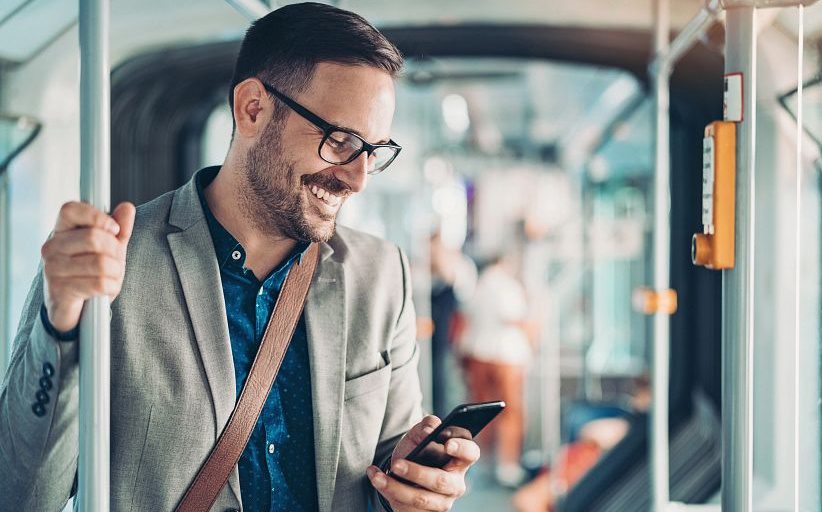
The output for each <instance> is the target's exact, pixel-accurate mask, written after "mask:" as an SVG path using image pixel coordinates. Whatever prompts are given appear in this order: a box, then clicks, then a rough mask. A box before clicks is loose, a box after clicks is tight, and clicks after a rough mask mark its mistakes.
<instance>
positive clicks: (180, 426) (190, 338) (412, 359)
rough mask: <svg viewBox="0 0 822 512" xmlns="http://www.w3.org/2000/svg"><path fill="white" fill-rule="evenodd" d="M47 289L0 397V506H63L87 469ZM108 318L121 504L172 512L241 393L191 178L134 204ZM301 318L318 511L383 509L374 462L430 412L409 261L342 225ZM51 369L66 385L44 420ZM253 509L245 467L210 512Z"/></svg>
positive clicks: (35, 293)
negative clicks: (368, 471) (36, 406)
mask: <svg viewBox="0 0 822 512" xmlns="http://www.w3.org/2000/svg"><path fill="white" fill-rule="evenodd" d="M42 280H43V277H42V272H39V273H38V275H37V277H36V278H35V280H34V283H33V285H32V287H31V291H30V292H29V296H28V299H27V301H26V305H25V308H24V312H23V316H22V319H21V322H20V326H19V328H18V331H17V335H16V337H15V348H14V353H13V356H12V360H11V365H10V367H9V371H8V372H7V375H6V378H5V380H4V382H3V385H2V388H0V510H11V509H14V510H26V511H29V510H32V511H58V510H61V509H62V507H63V506H64V505H65V503H66V502H67V500H68V499H69V496H70V494H71V492H72V484H73V482H74V479H75V475H76V471H77V456H78V419H77V411H78V363H77V342H60V341H57V340H56V339H54V338H53V337H51V336H50V335H49V334H48V333H47V331H46V330H45V329H44V327H43V325H42V322H41V321H40V318H39V314H38V313H39V309H40V305H41V304H42V302H43V292H42ZM111 309H112V317H111V343H112V347H111V507H112V510H116V511H161V510H172V509H173V508H174V507H175V505H176V504H177V502H178V501H179V499H180V498H181V497H182V494H183V492H184V491H185V489H186V488H187V486H188V485H189V483H190V482H191V480H192V479H193V477H194V475H195V473H196V472H197V470H198V469H199V467H200V466H201V464H202V463H203V461H204V460H205V458H206V456H207V455H208V453H209V451H210V450H211V448H212V447H213V445H214V443H215V441H216V439H217V436H218V435H219V433H220V432H221V430H222V428H223V426H224V425H225V423H226V421H227V420H228V417H229V415H230V414H231V411H232V409H233V407H234V403H235V397H236V390H235V383H234V382H235V381H234V366H233V363H232V356H231V345H230V341H229V336H228V324H227V321H226V313H225V303H224V299H223V293H222V288H221V284H220V273H219V268H218V264H217V260H216V256H215V253H214V247H213V244H212V241H211V235H210V234H209V230H208V226H207V223H206V220H205V217H204V215H203V211H202V206H201V204H200V200H199V198H198V195H197V191H196V189H195V184H194V182H193V180H192V181H189V182H188V183H187V184H185V185H184V186H183V187H181V188H179V189H178V190H176V191H173V192H169V193H167V194H165V195H163V196H161V197H159V198H157V199H155V200H153V201H151V202H149V203H146V204H144V205H142V206H140V207H139V208H138V209H137V218H136V221H135V226H134V233H133V236H132V238H131V241H130V243H129V248H128V258H127V264H126V274H125V279H124V282H123V287H122V290H121V292H120V295H119V296H118V297H117V299H116V300H114V301H113V303H112V306H111ZM304 314H305V322H306V327H307V333H308V346H309V355H310V364H311V391H312V397H313V405H314V407H313V413H314V438H315V458H316V472H317V474H316V479H317V491H318V498H319V510H320V511H321V512H330V511H336V510H341V511H342V510H345V511H359V510H362V511H364V510H366V509H367V507H368V503H369V502H371V503H375V494H374V491H373V490H372V489H371V487H370V485H369V483H368V480H367V478H366V476H365V468H366V467H367V466H368V465H369V464H371V463H372V462H377V463H379V462H380V461H382V460H384V459H385V458H386V457H388V456H389V455H390V453H391V451H392V449H393V447H394V445H395V444H396V442H397V441H398V439H399V437H400V436H401V435H402V434H403V433H404V432H405V431H407V430H408V429H409V428H410V427H411V426H413V425H414V424H415V423H416V422H417V421H419V420H420V418H421V416H422V411H421V405H420V404H421V393H420V385H419V377H418V374H417V360H418V352H417V344H416V341H415V316H414V309H413V304H412V302H411V291H410V278H409V271H408V262H407V260H406V258H405V256H404V255H403V254H402V252H401V251H400V250H399V249H398V248H397V247H395V246H393V245H391V244H388V243H386V242H384V241H382V240H379V239H377V238H373V237H371V236H368V235H365V234H362V233H359V232H356V231H353V230H350V229H347V228H342V227H340V228H338V229H337V234H336V235H335V236H334V237H333V238H332V239H331V241H329V242H328V243H327V244H322V246H321V261H320V264H319V267H318V269H317V273H316V275H315V277H314V281H313V283H312V285H311V289H310V292H309V296H308V300H307V302H306V306H305V313H304ZM47 362H48V363H50V364H51V365H52V366H53V368H54V374H53V375H52V376H51V377H50V380H51V381H52V382H53V386H52V387H51V389H50V390H49V391H48V393H47V394H48V396H49V397H50V400H49V402H48V403H47V404H46V406H45V409H46V414H45V415H43V416H39V417H38V416H37V415H35V414H34V412H33V409H32V404H33V403H35V402H36V399H35V394H36V393H37V392H38V390H40V389H41V380H42V379H41V378H42V377H43V376H44V375H43V372H44V364H45V363H47ZM41 397H42V394H41ZM241 508H242V505H241V498H240V483H239V477H238V473H237V470H236V468H235V470H234V472H233V474H232V475H231V477H230V478H229V481H228V484H227V485H226V486H225V488H223V490H222V491H221V493H220V495H219V497H218V498H217V501H216V503H215V505H214V507H213V508H212V510H216V511H220V512H223V511H225V510H229V509H241ZM377 510H379V508H377Z"/></svg>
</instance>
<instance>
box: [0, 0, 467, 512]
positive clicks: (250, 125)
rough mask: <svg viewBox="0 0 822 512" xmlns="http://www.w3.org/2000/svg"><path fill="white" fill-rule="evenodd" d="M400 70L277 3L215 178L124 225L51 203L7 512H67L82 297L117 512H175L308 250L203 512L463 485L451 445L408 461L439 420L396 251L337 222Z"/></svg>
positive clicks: (367, 164) (457, 444)
mask: <svg viewBox="0 0 822 512" xmlns="http://www.w3.org/2000/svg"><path fill="white" fill-rule="evenodd" d="M402 64H403V61H402V56H401V55H400V54H399V52H398V51H397V49H396V48H395V47H394V45H393V44H392V43H390V42H389V41H388V40H387V39H386V38H385V37H384V36H383V35H382V34H381V33H380V32H378V31H377V30H376V29H375V28H374V27H373V26H372V25H370V24H369V23H368V22H367V21H366V20H364V19H363V18H361V17H360V16H358V15H356V14H354V13H351V12H347V11H344V10H341V9H337V8H334V7H331V6H327V5H323V4H317V3H305V4H292V5H288V6H285V7H282V8H280V9H278V10H275V11H273V12H271V13H269V14H268V15H266V16H264V17H263V18H261V19H259V20H257V21H256V22H254V23H253V24H252V26H251V27H250V28H249V29H248V32H247V33H246V35H245V38H244V39H243V42H242V46H241V48H240V52H239V55H238V58H237V62H236V67H235V72H234V76H233V79H232V84H231V88H230V93H229V104H230V106H231V109H232V113H233V118H234V131H233V134H232V141H231V146H230V149H229V152H228V154H227V156H226V159H225V162H224V163H223V165H222V166H220V167H211V168H206V169H202V170H200V171H199V172H197V173H196V174H195V176H194V177H193V178H192V180H191V181H189V182H188V183H187V184H185V185H184V186H182V187H181V188H179V189H177V190H175V191H172V192H169V193H167V194H164V195H163V196H161V197H159V198H157V199H155V200H153V201H150V202H149V203H147V204H144V205H142V206H140V207H139V208H137V209H136V211H135V208H134V206H133V205H131V204H128V203H124V204H120V205H118V206H117V208H115V209H114V211H113V212H112V213H111V215H108V214H106V213H104V212H101V211H99V210H97V209H95V208H93V207H92V206H90V205H88V204H85V203H80V202H70V203H66V204H65V205H63V207H62V208H61V210H60V213H59V216H58V218H57V222H56V227H55V229H54V232H53V233H52V235H51V236H50V238H49V240H48V241H46V243H45V244H44V245H43V247H42V257H43V266H42V272H39V273H38V275H37V276H36V278H35V280H34V283H33V285H32V287H31V291H30V293H29V296H28V299H27V301H26V305H25V308H24V313H23V317H22V319H21V322H20V326H19V329H18V332H17V336H16V338H15V349H14V355H13V357H12V362H11V365H10V367H9V370H8V373H7V375H6V378H5V381H4V382H3V385H2V388H0V468H2V469H0V500H2V501H1V502H2V505H3V506H6V505H10V504H12V503H13V504H15V507H17V508H19V509H21V510H60V509H61V508H63V506H64V505H65V503H66V501H67V500H68V499H69V497H70V496H71V495H72V494H73V493H74V492H75V489H76V476H77V458H78V339H79V329H80V327H79V320H80V316H81V310H82V309H83V304H84V301H85V300H86V299H88V298H90V297H94V296H108V297H109V298H111V299H113V301H112V302H111V487H110V492H111V508H112V510H172V509H174V508H175V506H176V505H177V504H178V503H179V502H180V500H181V498H182V497H183V495H184V493H185V492H186V489H187V488H188V487H189V484H190V483H191V482H192V480H193V479H194V477H195V475H196V474H197V472H198V470H200V468H201V467H202V466H203V464H204V461H205V460H206V458H207V457H208V455H209V453H210V452H211V450H212V448H213V447H214V444H215V441H216V440H217V437H218V436H219V435H220V434H221V432H224V426H225V425H226V424H227V421H228V419H229V416H230V415H231V414H232V411H233V409H234V407H235V403H236V402H237V400H238V399H240V398H241V397H242V396H244V393H243V394H241V392H245V391H247V388H244V385H245V384H246V380H247V379H249V375H253V374H254V371H253V369H252V362H254V361H255V357H256V355H257V349H258V347H259V346H260V343H261V341H262V340H263V338H264V333H265V330H266V326H267V325H268V323H269V319H270V318H271V317H272V315H273V314H274V313H276V312H277V311H282V310H280V309H279V308H280V307H281V306H280V305H279V304H278V301H277V299H278V297H279V296H280V292H281V290H282V289H283V288H284V287H285V288H286V289H288V281H287V280H286V276H287V275H289V274H291V273H292V271H293V270H294V269H299V267H302V266H303V265H305V264H306V261H307V259H308V258H312V259H313V261H317V269H316V272H315V274H314V278H313V280H312V281H311V287H310V289H309V291H308V298H307V300H306V302H305V308H304V309H301V308H300V309H299V310H297V308H296V306H291V305H285V306H282V307H284V308H290V310H292V311H294V310H296V314H298V315H299V321H298V323H297V325H296V329H295V330H294V331H293V333H291V334H286V337H285V339H284V340H283V341H284V342H285V344H286V345H285V346H286V347H287V348H284V349H283V352H284V354H285V355H284V358H283V360H282V366H281V368H280V371H279V373H278V374H277V378H276V380H275V381H274V384H273V385H272V387H271V388H270V389H269V390H265V389H263V390H260V389H251V390H250V391H248V392H249V394H254V393H260V392H261V393H260V395H258V396H260V400H261V401H262V402H261V403H262V404H263V405H262V413H261V414H260V415H259V417H257V420H256V423H255V422H254V421H249V422H248V423H250V425H249V428H253V430H251V434H250V441H249V442H248V443H247V444H245V445H242V444H241V445H240V447H239V450H241V455H240V456H239V461H238V462H237V464H236V465H233V462H231V460H229V461H228V464H229V465H230V466H229V469H228V470H227V474H228V476H227V478H228V483H227V484H226V483H225V480H221V482H222V483H219V482H218V485H217V486H216V489H220V491H219V494H218V495H217V496H216V497H215V498H214V499H215V501H214V502H213V503H214V509H215V510H219V511H221V512H222V511H225V510H240V509H243V510H249V511H258V510H259V511H262V510H271V511H289V512H294V511H313V510H320V511H323V512H328V511H349V510H366V509H367V508H372V509H374V510H380V509H385V510H391V509H393V510H394V511H396V512H405V511H418V510H445V509H448V508H450V507H451V505H452V504H453V503H454V501H455V499H457V498H458V497H459V496H460V495H462V494H463V493H464V491H465V481H464V478H465V472H466V470H467V469H468V468H469V467H470V466H471V465H472V464H473V463H474V462H475V461H476V460H477V458H478V457H479V449H478V447H477V445H476V444H474V443H473V442H471V441H467V440H462V439H453V440H451V441H449V444H448V446H447V448H448V450H449V454H451V455H452V457H453V458H452V460H451V462H450V463H449V464H448V465H447V466H445V467H444V468H443V469H434V468H428V467H423V466H419V465H416V464H413V463H410V462H408V461H405V460H404V456H405V455H406V454H407V453H409V452H410V450H411V449H412V448H413V447H414V446H415V445H416V444H417V443H418V442H419V441H420V440H421V439H422V438H423V436H424V435H425V434H426V433H427V432H430V431H431V430H432V429H433V428H434V427H435V426H436V425H437V424H438V423H439V419H437V418H436V417H433V416H429V417H425V418H423V417H422V411H421V393H420V384H419V378H418V374H417V360H418V350H417V345H416V339H415V332H414V325H415V322H414V308H413V304H412V302H411V289H410V279H409V272H408V263H407V260H406V257H405V255H404V254H403V253H402V251H400V250H399V249H398V248H397V247H395V246H393V245H391V244H389V243H387V242H384V241H382V240H378V239H376V238H373V237H370V236H367V235H365V234H362V233H359V232H356V231H354V230H351V229H345V228H342V227H339V228H338V227H336V222H335V219H336V215H337V212H338V210H339V208H340V206H341V205H342V204H343V203H344V202H345V200H346V199H347V198H348V197H349V196H351V195H352V194H355V193H357V192H360V191H362V190H363V189H364V188H365V186H366V183H367V178H368V175H369V174H375V173H377V172H379V171H382V170H383V169H385V167H387V166H388V165H389V164H390V163H391V162H392V161H393V159H394V158H395V157H396V155H397V154H398V152H399V149H400V148H399V146H398V145H397V144H395V143H394V142H393V141H392V140H391V139H390V132H391V124H392V119H393V113H394V103H395V92H394V80H395V78H396V76H397V74H398V73H399V71H400V70H401V68H402ZM308 265H309V267H308V268H311V267H310V265H311V263H308ZM309 278H310V275H309ZM284 282H285V284H284ZM288 336H290V338H288ZM257 375H259V374H257ZM249 380H250V379H249ZM240 423H241V422H240ZM234 424H237V422H235V423H229V425H234ZM232 460H234V459H232ZM389 467H390V468H391V470H392V471H393V472H394V473H397V474H398V475H400V476H401V477H403V478H404V480H406V481H408V482H411V484H410V485H409V484H406V483H402V482H401V481H399V480H397V479H395V478H393V477H390V476H388V475H386V473H385V470H386V469H388V468H389ZM369 484H370V485H369ZM375 489H376V491H375ZM0 508H3V507H0ZM205 508H208V507H205V506H203V509H205Z"/></svg>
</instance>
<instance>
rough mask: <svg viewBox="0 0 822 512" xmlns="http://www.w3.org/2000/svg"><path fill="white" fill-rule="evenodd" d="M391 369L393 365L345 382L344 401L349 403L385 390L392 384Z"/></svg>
mask: <svg viewBox="0 0 822 512" xmlns="http://www.w3.org/2000/svg"><path fill="white" fill-rule="evenodd" d="M391 369H392V368H391V365H387V366H383V367H382V368H380V369H379V370H374V371H373V372H369V373H366V374H365V375H360V376H359V377H354V378H353V379H351V380H347V381H345V395H344V397H345V398H344V400H345V401H348V400H350V399H352V398H355V397H358V396H360V395H364V394H366V393H370V392H372V391H376V390H378V389H383V388H385V387H386V386H388V384H389V382H391Z"/></svg>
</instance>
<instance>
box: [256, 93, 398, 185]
mask: <svg viewBox="0 0 822 512" xmlns="http://www.w3.org/2000/svg"><path fill="white" fill-rule="evenodd" d="M260 82H261V83H262V84H263V87H265V90H266V91H268V92H269V93H271V94H272V95H274V97H276V98H277V99H279V100H280V101H282V102H283V103H285V104H286V105H287V106H288V107H289V108H290V109H291V110H293V111H294V112H296V113H297V114H299V115H300V116H301V117H302V118H303V119H305V120H306V121H308V122H309V123H311V124H313V125H314V126H316V127H317V128H319V129H320V130H322V132H323V138H322V140H320V145H319V146H317V155H318V156H319V157H320V158H322V160H323V161H324V162H327V163H329V164H331V165H347V164H350V163H351V162H353V161H354V160H356V159H357V158H359V157H360V155H361V154H363V153H366V154H368V156H371V154H372V153H373V152H374V150H376V149H377V148H391V149H396V152H395V153H394V156H392V157H391V159H390V160H389V161H388V162H387V163H386V164H385V165H384V166H383V167H382V169H379V170H376V168H375V170H373V171H367V172H368V174H371V175H374V174H379V173H381V172H382V171H384V170H386V169H387V168H388V166H389V165H391V164H392V163H394V160H396V159H397V156H399V154H400V151H402V146H400V145H399V144H397V143H396V142H394V141H393V140H392V139H388V142H387V143H385V144H371V143H370V142H368V141H367V140H365V139H363V138H362V137H360V136H359V135H357V134H356V133H354V132H352V131H351V130H349V129H346V128H342V127H340V126H337V125H334V124H331V123H329V122H328V121H326V120H325V119H323V118H322V117H320V116H318V115H317V114H315V113H314V112H311V111H310V110H308V109H307V108H305V107H304V106H302V105H300V104H299V103H297V101H296V100H293V99H291V98H290V97H288V96H286V95H285V94H283V93H281V92H280V91H278V90H277V89H276V88H275V87H274V86H272V85H269V84H267V83H265V81H263V80H260ZM333 132H343V133H346V134H348V135H351V136H352V137H356V138H357V139H359V140H360V142H362V147H361V148H360V149H359V150H358V151H356V152H355V153H354V155H353V156H352V157H351V158H349V159H348V160H346V161H344V162H331V161H329V160H327V159H326V158H325V157H323V154H322V151H323V146H324V145H325V141H326V140H328V137H329V136H330V135H331V134H332V133H333Z"/></svg>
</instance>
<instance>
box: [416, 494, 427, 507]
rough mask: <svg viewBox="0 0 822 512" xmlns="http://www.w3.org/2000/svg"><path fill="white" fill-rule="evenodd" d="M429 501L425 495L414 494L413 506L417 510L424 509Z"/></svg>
mask: <svg viewBox="0 0 822 512" xmlns="http://www.w3.org/2000/svg"><path fill="white" fill-rule="evenodd" d="M429 502H430V500H429V499H428V496H426V495H425V494H419V493H418V494H416V495H415V496H414V506H415V507H417V508H425V507H427V506H428V505H429Z"/></svg>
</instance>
